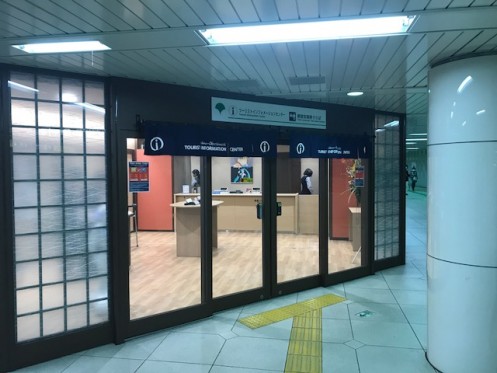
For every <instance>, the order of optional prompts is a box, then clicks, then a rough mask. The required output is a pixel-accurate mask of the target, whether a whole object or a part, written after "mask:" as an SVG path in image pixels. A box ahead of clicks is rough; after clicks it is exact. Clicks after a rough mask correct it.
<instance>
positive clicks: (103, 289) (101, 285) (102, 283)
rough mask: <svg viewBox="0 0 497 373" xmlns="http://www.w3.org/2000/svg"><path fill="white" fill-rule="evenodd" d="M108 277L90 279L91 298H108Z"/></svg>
mask: <svg viewBox="0 0 497 373" xmlns="http://www.w3.org/2000/svg"><path fill="white" fill-rule="evenodd" d="M107 287H108V284H107V277H97V278H92V279H90V300H95V299H101V298H107V295H108V294H107Z"/></svg>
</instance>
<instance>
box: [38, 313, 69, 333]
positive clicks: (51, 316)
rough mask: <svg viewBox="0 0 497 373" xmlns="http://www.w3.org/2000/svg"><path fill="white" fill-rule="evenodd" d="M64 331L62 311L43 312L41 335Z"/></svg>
mask: <svg viewBox="0 0 497 373" xmlns="http://www.w3.org/2000/svg"><path fill="white" fill-rule="evenodd" d="M63 331H64V310H54V311H48V312H43V335H44V336H46V335H51V334H56V333H61V332H63Z"/></svg>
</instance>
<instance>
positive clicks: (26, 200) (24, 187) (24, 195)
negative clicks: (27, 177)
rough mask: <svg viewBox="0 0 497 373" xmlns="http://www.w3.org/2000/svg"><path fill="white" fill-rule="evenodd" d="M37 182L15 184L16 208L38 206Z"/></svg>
mask: <svg viewBox="0 0 497 373" xmlns="http://www.w3.org/2000/svg"><path fill="white" fill-rule="evenodd" d="M37 185H38V184H37V183H36V182H28V181H16V182H15V183H14V206H15V207H30V206H37V205H38V188H37Z"/></svg>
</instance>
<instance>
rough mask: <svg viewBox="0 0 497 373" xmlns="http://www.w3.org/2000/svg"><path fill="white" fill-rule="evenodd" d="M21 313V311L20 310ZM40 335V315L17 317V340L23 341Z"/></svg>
mask: <svg viewBox="0 0 497 373" xmlns="http://www.w3.org/2000/svg"><path fill="white" fill-rule="evenodd" d="M18 313H19V312H18ZM38 337H40V315H39V314H36V315H28V316H22V317H18V318H17V341H18V342H22V341H26V340H29V339H34V338H38Z"/></svg>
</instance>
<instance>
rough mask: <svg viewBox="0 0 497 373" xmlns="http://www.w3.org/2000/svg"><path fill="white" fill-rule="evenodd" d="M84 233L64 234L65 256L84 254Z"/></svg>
mask: <svg viewBox="0 0 497 373" xmlns="http://www.w3.org/2000/svg"><path fill="white" fill-rule="evenodd" d="M86 247H87V245H86V231H75V232H67V233H66V254H67V255H74V254H84V253H86Z"/></svg>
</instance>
